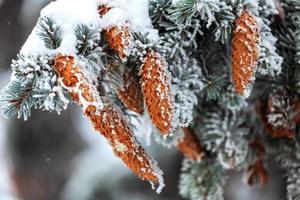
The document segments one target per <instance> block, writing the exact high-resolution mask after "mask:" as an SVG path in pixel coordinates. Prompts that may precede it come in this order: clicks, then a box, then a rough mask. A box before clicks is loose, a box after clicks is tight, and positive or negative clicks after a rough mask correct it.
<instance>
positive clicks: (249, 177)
mask: <svg viewBox="0 0 300 200" xmlns="http://www.w3.org/2000/svg"><path fill="white" fill-rule="evenodd" d="M250 146H251V147H252V148H255V149H256V150H257V151H258V156H257V160H256V161H255V162H254V164H252V165H250V166H249V167H248V169H247V172H246V177H245V178H246V183H247V184H248V185H254V184H255V183H256V182H257V181H258V182H259V184H260V186H261V187H263V186H265V185H266V183H267V181H268V172H267V170H266V169H265V167H264V162H263V161H264V157H265V154H266V150H265V147H264V145H263V143H262V142H261V141H260V139H259V138H256V139H255V140H254V142H252V143H251V144H250Z"/></svg>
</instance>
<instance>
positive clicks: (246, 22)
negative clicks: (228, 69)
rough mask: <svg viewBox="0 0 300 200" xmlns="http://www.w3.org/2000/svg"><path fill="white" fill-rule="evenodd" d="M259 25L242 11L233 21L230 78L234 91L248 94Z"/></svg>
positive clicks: (256, 49)
mask: <svg viewBox="0 0 300 200" xmlns="http://www.w3.org/2000/svg"><path fill="white" fill-rule="evenodd" d="M258 41H259V27H258V23H257V21H256V19H255V17H254V16H253V15H252V14H251V13H250V12H248V11H243V13H242V14H241V16H239V17H238V18H237V19H236V21H235V28H234V31H233V39H232V78H233V81H234V85H235V89H236V92H237V93H238V94H240V95H243V96H248V95H249V94H247V93H249V91H247V90H248V89H249V87H251V85H250V84H251V82H252V81H253V79H254V74H255V69H256V65H257V60H258Z"/></svg>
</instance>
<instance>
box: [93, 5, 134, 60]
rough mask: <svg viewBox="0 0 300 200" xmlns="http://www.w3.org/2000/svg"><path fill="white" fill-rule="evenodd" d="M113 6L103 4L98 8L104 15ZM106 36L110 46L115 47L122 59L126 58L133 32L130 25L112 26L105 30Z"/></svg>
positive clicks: (101, 14)
mask: <svg viewBox="0 0 300 200" xmlns="http://www.w3.org/2000/svg"><path fill="white" fill-rule="evenodd" d="M110 9H111V7H109V6H106V5H101V6H99V8H98V12H99V14H100V16H101V17H103V16H104V15H105V14H106V13H107V12H109V10H110ZM104 35H105V38H106V40H107V43H108V44H109V46H110V48H111V49H113V50H114V51H115V52H116V53H117V54H118V55H119V57H120V58H121V59H122V60H126V57H127V54H128V49H129V46H130V39H131V34H130V30H129V26H128V25H124V26H121V27H117V26H114V27H111V28H108V29H106V30H105V31H104Z"/></svg>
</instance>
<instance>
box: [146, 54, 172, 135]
mask: <svg viewBox="0 0 300 200" xmlns="http://www.w3.org/2000/svg"><path fill="white" fill-rule="evenodd" d="M140 77H141V85H142V91H143V94H144V98H145V104H146V107H147V110H148V113H149V115H150V117H151V119H152V122H153V124H154V125H155V126H156V127H157V129H158V130H160V132H161V133H163V134H166V135H168V134H169V133H170V132H171V130H172V120H173V115H174V114H173V113H174V108H173V100H172V94H171V88H170V87H171V86H170V74H169V72H168V69H167V63H166V61H165V60H164V58H162V57H161V55H160V54H159V53H157V52H155V51H153V50H151V49H150V50H148V52H147V54H146V56H145V58H144V60H143V64H142V66H141V69H140Z"/></svg>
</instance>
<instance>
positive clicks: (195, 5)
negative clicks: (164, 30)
mask: <svg viewBox="0 0 300 200" xmlns="http://www.w3.org/2000/svg"><path fill="white" fill-rule="evenodd" d="M169 13H170V16H169V18H170V19H171V20H172V21H174V22H175V23H177V24H183V25H191V24H192V23H194V22H193V21H194V20H195V19H200V20H201V21H203V22H204V23H205V26H206V28H210V27H211V26H212V25H214V26H215V27H214V29H215V30H214V35H215V38H216V40H220V41H222V42H223V43H224V42H225V41H226V40H227V39H228V36H229V35H230V33H231V27H232V23H233V21H234V18H235V16H234V14H233V13H232V7H231V6H230V5H228V4H226V2H225V1H220V0H179V1H175V2H174V3H173V5H172V7H171V9H169ZM194 28H195V29H201V28H202V27H201V25H200V24H198V25H196V26H195V25H194Z"/></svg>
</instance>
